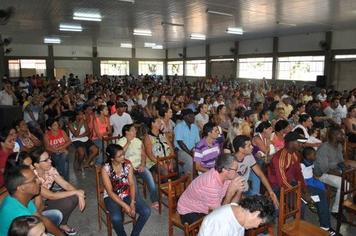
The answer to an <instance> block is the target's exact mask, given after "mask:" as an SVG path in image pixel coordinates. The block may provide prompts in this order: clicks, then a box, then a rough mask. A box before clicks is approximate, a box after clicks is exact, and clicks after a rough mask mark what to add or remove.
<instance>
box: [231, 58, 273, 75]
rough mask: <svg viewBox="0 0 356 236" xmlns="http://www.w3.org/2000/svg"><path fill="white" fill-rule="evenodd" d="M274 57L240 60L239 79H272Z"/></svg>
mask: <svg viewBox="0 0 356 236" xmlns="http://www.w3.org/2000/svg"><path fill="white" fill-rule="evenodd" d="M272 62H273V59H272V57H256V58H241V59H239V64H238V66H239V67H238V68H239V78H246V79H263V78H266V79H272Z"/></svg>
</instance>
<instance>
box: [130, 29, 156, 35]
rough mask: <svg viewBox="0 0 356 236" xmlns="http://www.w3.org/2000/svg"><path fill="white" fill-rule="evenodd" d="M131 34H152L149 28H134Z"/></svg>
mask: <svg viewBox="0 0 356 236" xmlns="http://www.w3.org/2000/svg"><path fill="white" fill-rule="evenodd" d="M133 34H134V35H142V36H152V32H151V30H145V29H134V32H133Z"/></svg>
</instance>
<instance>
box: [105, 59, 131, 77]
mask: <svg viewBox="0 0 356 236" xmlns="http://www.w3.org/2000/svg"><path fill="white" fill-rule="evenodd" d="M100 73H101V75H129V74H130V63H129V61H101V62H100Z"/></svg>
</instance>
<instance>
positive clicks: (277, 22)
mask: <svg viewBox="0 0 356 236" xmlns="http://www.w3.org/2000/svg"><path fill="white" fill-rule="evenodd" d="M276 24H277V25H286V26H292V27H296V26H297V25H296V24H292V23H287V22H281V21H276Z"/></svg>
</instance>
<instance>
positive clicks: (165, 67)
mask: <svg viewBox="0 0 356 236" xmlns="http://www.w3.org/2000/svg"><path fill="white" fill-rule="evenodd" d="M165 53H166V57H165V59H164V61H163V77H165V76H167V75H168V71H167V60H168V49H166V50H165Z"/></svg>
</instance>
